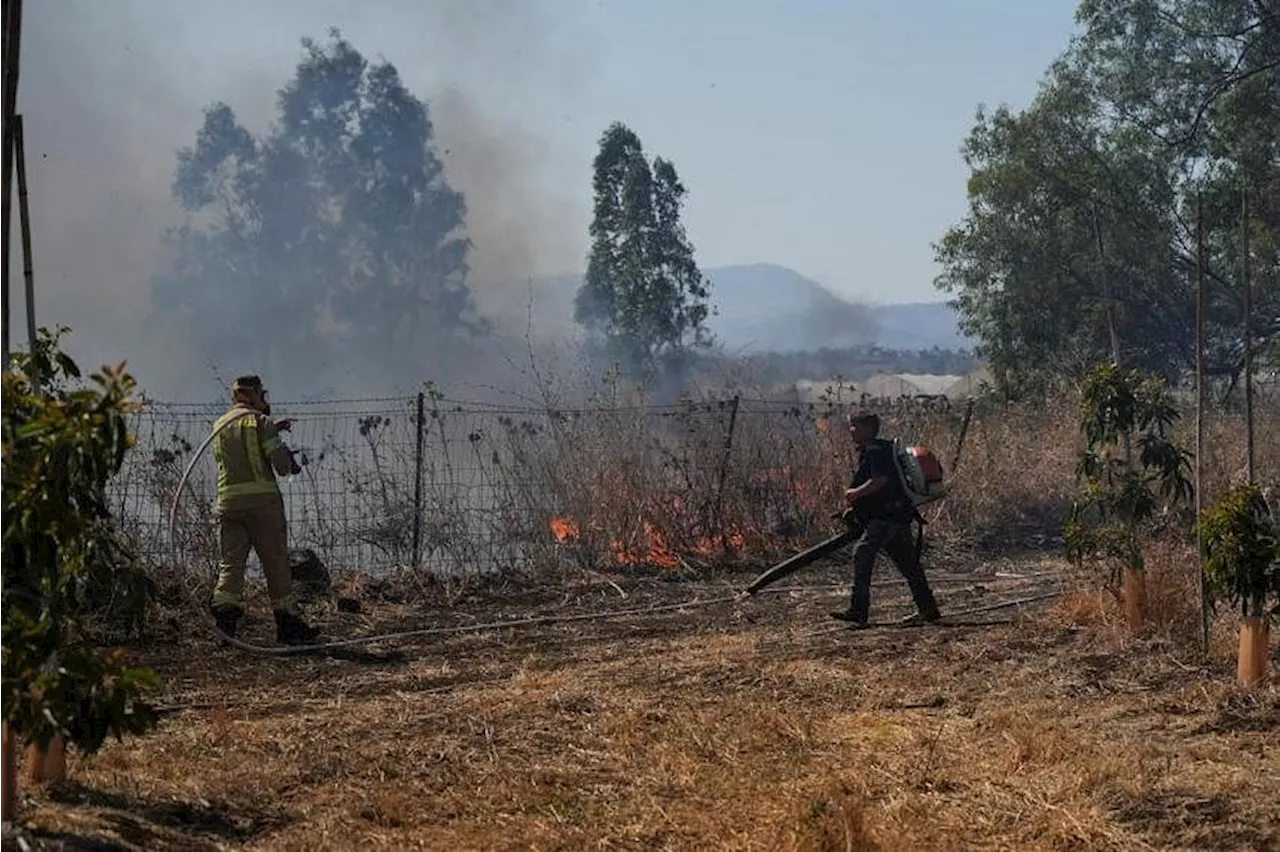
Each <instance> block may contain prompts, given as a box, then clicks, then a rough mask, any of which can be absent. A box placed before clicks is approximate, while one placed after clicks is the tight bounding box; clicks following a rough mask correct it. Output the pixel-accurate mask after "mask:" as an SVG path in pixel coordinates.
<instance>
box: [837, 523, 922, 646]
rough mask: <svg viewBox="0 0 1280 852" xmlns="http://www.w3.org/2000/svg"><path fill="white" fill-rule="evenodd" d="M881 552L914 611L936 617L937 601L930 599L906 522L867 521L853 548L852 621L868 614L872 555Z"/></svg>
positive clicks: (918, 557)
mask: <svg viewBox="0 0 1280 852" xmlns="http://www.w3.org/2000/svg"><path fill="white" fill-rule="evenodd" d="M881 550H883V551H884V552H885V553H886V554H888V556H889V558H890V559H892V560H893V564H894V565H897V566H898V570H899V571H901V572H902V576H903V577H904V578H906V581H907V586H908V587H909V588H910V589H911V598H912V600H914V601H915V603H916V609H918V610H920V614H921V615H922V616H924V617H925V618H929V619H932V618H937V616H938V602H937V601H935V600H934V599H933V592H932V591H930V589H929V581H928V580H926V579H925V577H924V569H923V568H921V567H920V554H919V553H918V552H917V551H916V543H915V541H914V540H913V539H912V537H911V524H910V522H907V521H886V520H879V519H871V520H868V521H867V522H866V524H865V525H864V526H863V530H862V536H861V537H860V538H859V539H858V541H857V543H855V544H854V545H853V597H852V600H851V601H850V604H849V609H850V610H851V611H852V614H853V617H854V620H855V621H863V622H865V621H866V620H867V618H868V616H869V615H870V613H871V569H872V568H874V567H875V564H876V554H877V553H879V552H880V551H881Z"/></svg>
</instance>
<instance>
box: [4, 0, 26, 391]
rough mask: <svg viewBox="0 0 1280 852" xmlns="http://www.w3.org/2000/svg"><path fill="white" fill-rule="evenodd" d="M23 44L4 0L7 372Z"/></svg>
mask: <svg viewBox="0 0 1280 852" xmlns="http://www.w3.org/2000/svg"><path fill="white" fill-rule="evenodd" d="M21 41H22V0H4V93H3V100H4V104H3V108H4V120H3V124H4V129H3V132H2V135H3V137H4V180H3V184H4V197H3V198H0V220H2V221H0V230H2V231H3V232H4V233H3V234H2V235H0V255H2V256H0V266H2V267H3V269H2V272H3V276H4V281H3V284H0V337H2V338H3V346H4V363H3V364H2V365H0V369H4V370H6V371H7V370H8V369H9V255H10V252H9V236H10V233H11V221H12V218H13V213H12V204H13V186H12V183H11V181H12V180H13V137H14V133H13V117H14V115H15V114H16V113H17V111H18V58H19V56H20V55H21V51H20V46H21Z"/></svg>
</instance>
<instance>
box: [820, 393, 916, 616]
mask: <svg viewBox="0 0 1280 852" xmlns="http://www.w3.org/2000/svg"><path fill="white" fill-rule="evenodd" d="M879 433H880V418H879V417H878V416H877V415H876V414H874V413H872V412H863V413H860V414H854V415H852V416H850V418H849V434H850V436H851V437H852V438H853V444H854V449H855V450H856V451H857V453H858V469H857V471H856V472H855V473H854V476H853V481H852V483H851V484H850V486H849V489H848V490H847V491H846V492H845V503H846V504H847V506H848V508H846V509H845V510H844V512H843V514H842V515H841V517H842V518H843V519H844V521H845V523H847V524H849V525H850V527H851V528H853V529H855V530H860V531H861V534H860V535H859V536H858V539H857V542H856V543H855V544H854V546H853V590H852V593H851V596H850V601H849V608H848V609H845V610H841V611H839V612H833V613H831V617H832V618H835V619H838V620H839V621H845V622H848V623H849V624H850V626H851V627H854V628H864V627H866V626H867V625H868V620H869V616H870V610H871V571H872V568H873V567H874V565H875V560H876V555H877V554H878V553H880V552H881V551H884V552H885V553H886V554H887V555H888V556H889V558H890V559H892V560H893V562H894V564H895V565H896V566H897V567H898V570H899V571H900V572H902V576H903V577H904V578H905V579H906V581H907V586H908V587H909V588H910V590H911V597H912V600H914V601H915V605H916V609H917V610H918V611H917V612H916V613H915V614H913V615H912V616H910V617H909V618H907V619H906V620H905V621H904V623H905V624H920V623H928V622H935V621H938V620H939V619H940V618H941V617H942V614H941V613H940V612H939V611H938V604H937V601H936V600H934V597H933V591H932V590H931V589H930V588H929V582H928V580H926V579H925V575H924V569H923V568H922V567H921V565H920V547H919V542H918V541H914V540H913V539H912V535H911V522H912V521H913V520H919V513H918V511H917V508H916V506H917V505H918V502H919V501H918V500H917V499H915V498H913V495H912V493H909V491H908V487H907V485H906V484H904V474H903V473H902V471H901V470H900V461H899V460H898V459H897V458H896V455H895V454H896V453H897V449H898V448H897V446H896V445H895V444H894V442H892V441H887V440H884V439H882V438H880V437H879ZM922 485H923V483H922Z"/></svg>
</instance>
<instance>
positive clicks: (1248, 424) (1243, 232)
mask: <svg viewBox="0 0 1280 852" xmlns="http://www.w3.org/2000/svg"><path fill="white" fill-rule="evenodd" d="M1240 261H1241V270H1240V271H1241V278H1242V279H1243V285H1244V469H1245V475H1246V476H1247V477H1248V479H1249V482H1250V483H1252V482H1253V481H1254V449H1253V281H1252V280H1251V279H1252V276H1251V275H1250V272H1251V270H1250V268H1249V190H1248V189H1247V188H1242V189H1241V190H1240Z"/></svg>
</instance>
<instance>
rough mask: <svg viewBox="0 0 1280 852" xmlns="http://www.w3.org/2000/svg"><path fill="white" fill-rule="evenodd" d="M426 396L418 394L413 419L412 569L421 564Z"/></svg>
mask: <svg viewBox="0 0 1280 852" xmlns="http://www.w3.org/2000/svg"><path fill="white" fill-rule="evenodd" d="M425 400H426V395H425V394H424V393H422V392H421V391H419V392H418V411H417V416H416V417H415V418H414V427H415V430H416V431H417V443H416V445H415V446H414V451H413V567H415V568H417V567H418V566H419V565H421V564H422V438H423V433H424V431H425V427H426V417H425V416H424V412H423V405H424V403H425Z"/></svg>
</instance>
